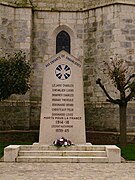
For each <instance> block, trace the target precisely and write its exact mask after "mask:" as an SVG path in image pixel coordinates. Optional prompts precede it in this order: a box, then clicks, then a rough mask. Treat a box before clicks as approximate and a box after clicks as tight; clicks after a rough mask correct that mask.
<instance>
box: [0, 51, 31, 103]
mask: <svg viewBox="0 0 135 180" xmlns="http://www.w3.org/2000/svg"><path fill="white" fill-rule="evenodd" d="M30 73H31V67H30V64H29V63H28V62H27V61H26V54H25V53H24V52H22V51H19V52H16V53H14V54H12V55H4V56H3V57H1V58H0V101H1V100H4V99H7V98H9V97H10V96H11V95H12V94H25V93H26V92H27V91H28V89H29V88H30V83H29V78H30Z"/></svg>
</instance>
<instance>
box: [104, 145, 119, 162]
mask: <svg viewBox="0 0 135 180" xmlns="http://www.w3.org/2000/svg"><path fill="white" fill-rule="evenodd" d="M106 151H107V157H108V159H109V162H112V163H120V162H121V150H120V148H118V147H117V146H115V145H108V146H106Z"/></svg>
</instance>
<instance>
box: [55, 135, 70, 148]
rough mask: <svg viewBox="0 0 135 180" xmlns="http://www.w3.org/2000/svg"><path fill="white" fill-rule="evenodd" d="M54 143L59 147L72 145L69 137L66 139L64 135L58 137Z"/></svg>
mask: <svg viewBox="0 0 135 180" xmlns="http://www.w3.org/2000/svg"><path fill="white" fill-rule="evenodd" d="M53 145H54V146H57V147H62V146H64V147H67V146H71V145H72V142H71V141H70V140H69V139H65V138H64V137H62V138H60V139H56V140H55V141H54V142H53Z"/></svg>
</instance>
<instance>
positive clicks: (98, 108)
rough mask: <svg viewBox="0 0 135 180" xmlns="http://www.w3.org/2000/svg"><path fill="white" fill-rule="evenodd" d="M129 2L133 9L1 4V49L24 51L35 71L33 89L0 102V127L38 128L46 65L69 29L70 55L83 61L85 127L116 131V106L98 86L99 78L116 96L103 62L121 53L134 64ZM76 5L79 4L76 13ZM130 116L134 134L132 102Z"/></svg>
mask: <svg viewBox="0 0 135 180" xmlns="http://www.w3.org/2000/svg"><path fill="white" fill-rule="evenodd" d="M108 1H109V0H108ZM108 1H107V2H108ZM131 1H132V3H131V5H128V4H126V5H124V4H118V3H115V4H113V5H108V6H102V7H98V8H96V7H97V6H96V4H93V5H94V6H91V5H92V4H91V3H94V1H86V0H85V1H84V3H85V6H84V4H82V2H83V1H80V4H79V3H78V1H76V2H75V1H68V3H67V2H66V1H35V0H33V1H31V2H32V6H33V7H30V3H28V1H27V3H26V4H27V5H29V6H27V8H26V7H23V6H22V7H20V5H19V8H17V6H16V7H15V6H12V7H9V6H7V5H2V4H1V3H0V49H1V51H4V52H13V51H14V50H19V49H22V50H24V51H26V53H27V58H28V61H30V62H31V64H32V67H33V72H32V75H31V91H30V92H28V93H27V94H26V95H25V96H16V95H13V96H11V98H10V99H9V100H6V101H4V102H1V103H0V112H1V117H0V129H1V130H5V129H38V128H39V123H40V122H39V120H40V108H41V96H42V81H43V65H44V62H45V61H46V60H48V58H50V57H51V56H53V55H55V53H56V36H57V34H58V33H59V32H60V31H62V30H65V31H67V32H68V33H69V35H70V37H71V54H72V55H73V56H75V57H76V58H78V59H80V60H82V61H83V63H84V73H83V76H84V97H85V116H86V126H87V128H88V129H91V130H111V131H118V130H119V117H118V106H116V105H111V104H109V103H106V97H105V96H104V94H103V92H102V91H101V89H100V88H99V87H98V86H97V85H96V83H95V82H96V79H97V78H98V77H100V78H101V79H103V82H104V85H105V86H106V87H107V90H108V91H109V92H110V94H111V95H112V96H116V94H115V93H114V92H115V91H114V90H115V89H114V88H113V87H112V85H111V82H110V81H109V80H108V79H107V78H106V77H105V76H104V75H103V73H102V69H103V61H104V60H107V59H109V57H110V55H112V54H114V53H120V54H122V55H123V56H124V57H125V58H126V59H127V60H128V63H129V65H132V64H134V63H135V51H134V49H135V6H134V5H133V0H131ZM131 1H130V2H131ZM16 2H17V1H16ZM18 2H20V1H18ZM29 2H30V1H29ZM37 2H38V4H37ZM87 2H89V3H87ZM95 2H97V1H95ZM102 2H103V1H102ZM109 2H110V1H109ZM113 2H114V1H113ZM126 2H127V1H126ZM73 3H74V4H75V3H76V6H75V8H74V10H73V7H74V6H73ZM90 4H91V5H90ZM46 5H47V6H46ZM82 5H83V6H82ZM87 5H88V7H87ZM97 5H98V3H97ZM90 6H91V8H90ZM42 7H43V8H42ZM63 7H64V8H65V9H66V10H65V9H64V8H63ZM82 7H83V8H82ZM58 9H59V10H58ZM60 9H61V10H60ZM77 9H78V10H77ZM48 78H49V75H48ZM127 112H128V115H127V117H128V131H135V108H134V102H132V103H129V106H128V111H127Z"/></svg>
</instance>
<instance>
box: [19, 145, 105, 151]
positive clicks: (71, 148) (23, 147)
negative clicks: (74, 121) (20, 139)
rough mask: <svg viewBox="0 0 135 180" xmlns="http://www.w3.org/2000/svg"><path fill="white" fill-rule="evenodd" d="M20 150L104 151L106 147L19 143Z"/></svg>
mask: <svg viewBox="0 0 135 180" xmlns="http://www.w3.org/2000/svg"><path fill="white" fill-rule="evenodd" d="M20 150H22V151H25V150H35V151H37V150H38V151H42V150H43V151H56V150H60V151H65V150H66V151H105V150H106V147H105V146H104V145H103V146H101V145H100V146H99V145H93V146H89V145H75V146H74V145H73V146H69V147H60V148H58V147H55V146H53V145H21V147H20Z"/></svg>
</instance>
